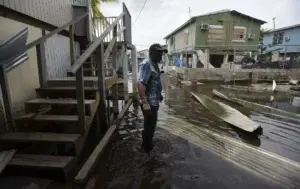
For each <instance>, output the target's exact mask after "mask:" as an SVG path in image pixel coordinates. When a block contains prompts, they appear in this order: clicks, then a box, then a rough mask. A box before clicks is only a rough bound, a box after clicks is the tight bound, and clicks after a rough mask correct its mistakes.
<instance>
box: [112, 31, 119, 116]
mask: <svg viewBox="0 0 300 189" xmlns="http://www.w3.org/2000/svg"><path fill="white" fill-rule="evenodd" d="M113 37H117V26H115V27H114V29H113ZM117 44H118V43H117V42H115V44H114V46H113V48H112V57H111V58H112V66H113V76H115V75H116V74H117ZM112 96H113V112H114V114H115V115H118V113H119V103H118V83H115V84H114V85H113V86H112Z"/></svg>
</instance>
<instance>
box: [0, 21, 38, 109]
mask: <svg viewBox="0 0 300 189" xmlns="http://www.w3.org/2000/svg"><path fill="white" fill-rule="evenodd" d="M0 25H1V26H5V27H0V40H5V39H7V38H9V37H11V36H12V35H14V34H16V33H17V32H19V31H20V30H22V29H24V28H25V27H28V29H29V33H28V42H27V43H30V42H32V41H34V40H35V39H37V38H39V37H41V36H42V31H41V29H39V28H35V27H32V26H28V25H25V24H23V23H20V22H16V21H13V20H10V19H7V18H3V17H0ZM28 56H29V60H28V61H26V62H24V63H23V64H21V65H19V66H18V67H16V68H14V69H13V70H11V71H10V72H8V74H7V77H8V85H9V89H10V94H11V100H12V106H13V111H14V112H19V111H21V110H22V109H23V104H24V101H25V100H27V99H29V98H33V97H35V88H37V87H38V86H39V77H38V70H37V59H36V51H35V48H33V49H30V50H29V51H28ZM1 100H2V96H1Z"/></svg>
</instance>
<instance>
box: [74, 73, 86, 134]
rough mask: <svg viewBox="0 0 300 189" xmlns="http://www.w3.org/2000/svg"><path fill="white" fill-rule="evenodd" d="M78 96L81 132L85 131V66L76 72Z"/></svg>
mask: <svg viewBox="0 0 300 189" xmlns="http://www.w3.org/2000/svg"><path fill="white" fill-rule="evenodd" d="M76 98H77V113H78V120H79V127H80V133H81V134H82V135H84V133H85V129H86V128H85V105H84V81H83V68H82V67H80V68H79V70H78V71H77V72H76Z"/></svg>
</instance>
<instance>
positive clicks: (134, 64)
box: [131, 46, 138, 94]
mask: <svg viewBox="0 0 300 189" xmlns="http://www.w3.org/2000/svg"><path fill="white" fill-rule="evenodd" d="M131 64H132V93H133V94H134V93H136V92H137V87H136V85H137V76H138V66H137V57H136V47H135V46H133V48H132V50H131Z"/></svg>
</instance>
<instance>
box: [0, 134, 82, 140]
mask: <svg viewBox="0 0 300 189" xmlns="http://www.w3.org/2000/svg"><path fill="white" fill-rule="evenodd" d="M79 138H80V135H79V134H59V133H40V132H28V133H27V132H9V133H4V134H1V135H0V141H2V142H53V143H76V142H77V141H78V140H79Z"/></svg>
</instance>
